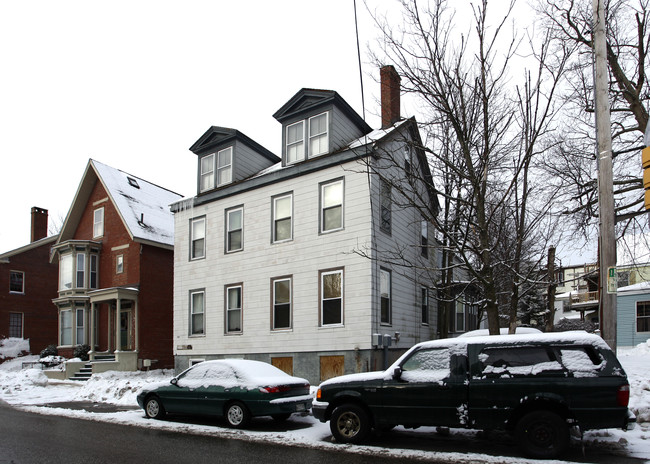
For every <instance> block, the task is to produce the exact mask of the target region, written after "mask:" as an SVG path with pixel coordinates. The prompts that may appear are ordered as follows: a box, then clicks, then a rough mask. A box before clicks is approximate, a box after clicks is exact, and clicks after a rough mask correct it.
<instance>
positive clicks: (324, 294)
mask: <svg viewBox="0 0 650 464" xmlns="http://www.w3.org/2000/svg"><path fill="white" fill-rule="evenodd" d="M320 299H321V302H320V310H321V313H320V320H321V325H322V326H328V325H342V324H343V270H342V269H337V270H334V271H322V272H321V273H320Z"/></svg>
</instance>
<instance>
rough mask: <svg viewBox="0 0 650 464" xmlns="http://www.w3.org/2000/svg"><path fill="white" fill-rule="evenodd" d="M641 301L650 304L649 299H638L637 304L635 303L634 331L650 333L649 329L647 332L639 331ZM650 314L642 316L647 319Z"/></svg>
mask: <svg viewBox="0 0 650 464" xmlns="http://www.w3.org/2000/svg"><path fill="white" fill-rule="evenodd" d="M639 303H644V304H646V305H649V306H650V302H649V301H637V302H636V304H635V305H634V309H635V313H634V333H637V334H647V333H649V332H648V331H646V332H639V331H638V327H639ZM647 317H648V316H641V318H643V319H646V318H647Z"/></svg>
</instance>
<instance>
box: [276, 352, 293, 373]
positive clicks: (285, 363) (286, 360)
mask: <svg viewBox="0 0 650 464" xmlns="http://www.w3.org/2000/svg"><path fill="white" fill-rule="evenodd" d="M271 365H273V366H275V367H277V368H278V369H280V370H281V371H283V372H286V373H287V374H289V375H293V358H292V357H291V356H287V357H281V358H271Z"/></svg>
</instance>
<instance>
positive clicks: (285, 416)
mask: <svg viewBox="0 0 650 464" xmlns="http://www.w3.org/2000/svg"><path fill="white" fill-rule="evenodd" d="M271 417H272V418H273V420H274V421H276V422H284V421H286V420H287V419H289V417H291V413H290V412H285V413H281V414H271Z"/></svg>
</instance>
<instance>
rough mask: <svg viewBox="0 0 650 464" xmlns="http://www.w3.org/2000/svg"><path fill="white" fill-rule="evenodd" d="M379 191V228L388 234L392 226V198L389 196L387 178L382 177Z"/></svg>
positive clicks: (389, 186)
mask: <svg viewBox="0 0 650 464" xmlns="http://www.w3.org/2000/svg"><path fill="white" fill-rule="evenodd" d="M379 188H380V192H379V203H380V204H379V207H380V214H381V217H380V223H379V229H380V230H381V231H382V232H385V233H387V234H389V235H390V233H391V228H392V209H393V200H392V198H391V185H390V183H389V182H388V181H387V180H384V179H382V180H381V185H380V187H379Z"/></svg>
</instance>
